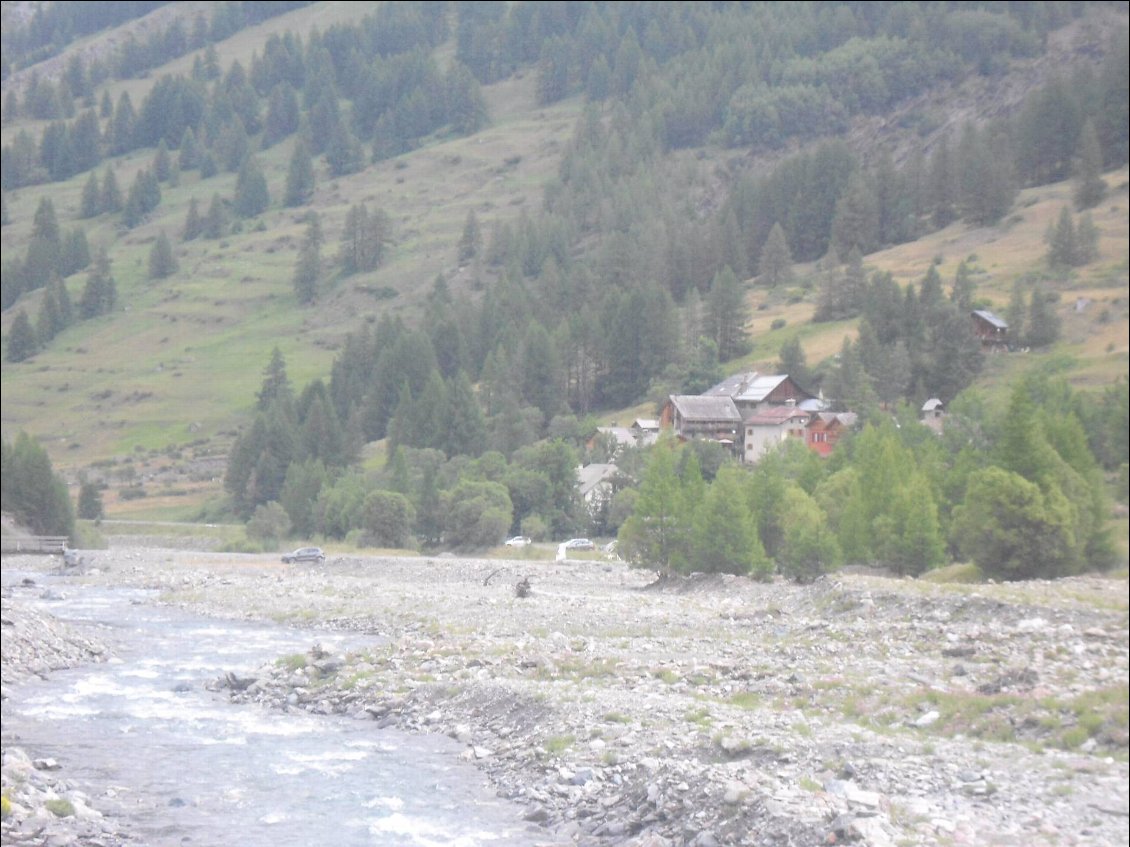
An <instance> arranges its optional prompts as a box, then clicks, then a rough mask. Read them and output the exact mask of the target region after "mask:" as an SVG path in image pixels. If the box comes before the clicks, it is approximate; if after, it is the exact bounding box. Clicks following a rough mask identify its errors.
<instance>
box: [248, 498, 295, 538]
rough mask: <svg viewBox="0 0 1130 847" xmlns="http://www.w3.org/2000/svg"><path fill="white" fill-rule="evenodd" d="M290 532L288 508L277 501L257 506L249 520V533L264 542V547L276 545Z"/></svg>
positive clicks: (251, 536)
mask: <svg viewBox="0 0 1130 847" xmlns="http://www.w3.org/2000/svg"><path fill="white" fill-rule="evenodd" d="M289 532H290V517H289V516H288V515H287V513H286V510H285V509H284V508H283V507H282V506H280V505H279V504H278V503H276V502H275V501H273V500H272V501H271V502H270V503H263V504H262V505H259V506H256V507H255V512H254V513H253V514H252V515H251V519H250V520H249V521H248V522H247V535H248V536H249V537H250V538H253V539H255V540H257V541H260V542H262V544H263V546H264V547H274V546H276V545H277V544H278V541H279V539H280V538H285V537H286V536H287V534H288V533H289Z"/></svg>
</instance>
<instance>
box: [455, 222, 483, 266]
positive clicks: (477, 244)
mask: <svg viewBox="0 0 1130 847" xmlns="http://www.w3.org/2000/svg"><path fill="white" fill-rule="evenodd" d="M482 249H483V234H482V231H481V230H480V229H479V219H478V218H477V217H475V210H474V209H472V210H471V211H469V212H468V213H467V219H466V220H465V221H464V222H463V235H462V236H461V237H460V239H459V261H460V262H467V261H469V260H471V259H473V258H474V257H475V256H477V255H479V253H481V252H482Z"/></svg>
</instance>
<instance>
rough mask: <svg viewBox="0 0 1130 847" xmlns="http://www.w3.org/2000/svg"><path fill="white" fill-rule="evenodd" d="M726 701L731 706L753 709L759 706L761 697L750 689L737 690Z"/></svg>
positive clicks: (747, 709)
mask: <svg viewBox="0 0 1130 847" xmlns="http://www.w3.org/2000/svg"><path fill="white" fill-rule="evenodd" d="M726 702H728V703H729V704H730V705H731V706H737V707H738V708H739V709H745V710H746V711H753V710H754V709H757V708H759V707H760V706H761V697H760V696H759V695H757V694H755V693H754V692H752V691H739V692H738V693H737V694H733V695H731V696H730V698H729V700H727V701H726Z"/></svg>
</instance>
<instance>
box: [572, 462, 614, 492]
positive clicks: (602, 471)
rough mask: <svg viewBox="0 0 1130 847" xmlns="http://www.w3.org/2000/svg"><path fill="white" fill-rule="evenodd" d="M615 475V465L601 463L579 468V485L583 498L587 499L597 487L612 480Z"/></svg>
mask: <svg viewBox="0 0 1130 847" xmlns="http://www.w3.org/2000/svg"><path fill="white" fill-rule="evenodd" d="M615 473H616V466H615V465H610V464H604V463H599V462H593V463H592V464H591V465H585V466H584V467H581V468H577V485H578V486H579V487H580V491H581V496H582V497H587V496H588V495H589V494H590V493H592V491H593V490H594V489H595V488H596V487H597V486H599V485H600V484H601V483H602V482H604V481H605V480H607V479H609V478H611V477H612V475H613V474H615Z"/></svg>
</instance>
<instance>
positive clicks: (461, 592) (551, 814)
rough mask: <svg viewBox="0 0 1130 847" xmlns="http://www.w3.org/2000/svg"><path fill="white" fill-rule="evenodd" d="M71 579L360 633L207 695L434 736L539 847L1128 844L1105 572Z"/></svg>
mask: <svg viewBox="0 0 1130 847" xmlns="http://www.w3.org/2000/svg"><path fill="white" fill-rule="evenodd" d="M10 558H11V557H5V562H4V564H5V568H7V567H9V566H12V565H16V564H18V565H19V566H20V567H21V568H22V567H25V566H27V567H55V566H56V565H57V562H56V563H53V564H48V563H47V561H46V560H32V561H29V562H26V563H25V562H24V561H22V560H21V561H20V562H18V563H16V562H11V563H10V562H9V559H10ZM72 578H74V579H76V580H87V581H91V582H94V583H100V584H107V585H110V584H113V585H129V586H134V587H146V588H152V589H156V590H157V591H159V592H160V596H161V598H162V601H163V602H168V603H173V604H176V605H178V606H182V607H184V608H186V609H191V610H193V611H196V612H202V613H205V614H209V615H216V616H221V617H239V618H245V619H263V620H274V621H278V622H284V623H293V624H296V625H302V626H304V627H322V628H325V629H327V630H342V629H346V630H353V631H358V632H365V633H370V634H373V635H377V636H380V637H381V639H382V640H381V643H382V644H383V645H384V646H381V647H378V648H374V649H371V650H368V651H366V652H365V653H363V654H354V655H335V654H333V653H332V652H326V651H323V650H321V649H320V648H319V646H318V645H316V644H311V645H310V647H309V650H308V651H307V652H305V653H301V654H296V655H293V656H288V657H280V661H279V662H276V663H272V664H270V665H267V666H265V667H264V668H262V669H260V670H259V671H258V672H256V673H255V674H253V675H251V676H239V675H235V674H229V675H222V676H221V677H219V678H217V679H213V680H209V681H208V682H207V684H208V685H210V686H213V687H215V688H217V689H222V690H224V691H226V692H227V694H228V695H229V696H230V697H231V698H232V699H233V700H236V701H254V702H259V703H262V704H264V705H266V706H268V707H270V708H273V709H280V710H292V709H303V710H305V711H309V712H314V713H333V714H345V715H350V716H353V717H355V718H357V719H358V720H363V721H372V722H373V723H374V724H375V726H378V727H379V726H396V727H401V728H405V729H409V730H412V731H417V732H437V733H443V734H446V735H449V736H451V737H453V738H456V739H457V740H458V741H460V742H461V743H462V745H463V750H464V753H463V756H464V757H465V758H467V759H468V760H471V761H473V762H475V763H476V764H477V765H478V766H479V767H480V768H481V769H482V770H483V771H484V772H485V773H486V774H487V775H488V776H489V777H490V779H491V781H492V783H493V784H494V785H495V786H496V788H497V791H498V792H499V794H500V795H501V796H505V797H507V798H511V799H514V800H516V801H518V802H521V803H523V804H524V805H525V806H526V807H527V808H528V813H527V814H528V819H529V820H530V821H533V822H537V823H538V824H539V825H540V826H541V829H542V831H543V832H544V839H543V840H542V841H540V842H539V843H544V844H552V845H564V844H584V845H593V846H594V847H595V845H618V844H631V845H656V847H657V846H658V845H699V847H707V845H711V844H720V845H729V844H733V845H762V844H765V845H769V844H774V845H784V844H787V845H812V844H826V843H838V842H845V841H852V842H854V843H863V844H869V845H874V847H881V845H896V844H907V843H913V844H1026V845H1028V844H1031V845H1038V844H1048V845H1052V844H1056V845H1061V844H1124V843H1126V841H1127V838H1128V818H1127V802H1128V801H1127V765H1126V759H1127V728H1126V723H1127V718H1126V697H1127V682H1128V677H1130V673H1128V661H1127V643H1128V638H1127V600H1126V588H1127V583H1126V580H1125V579H1122V580H1106V579H1100V578H1077V579H1071V580H1064V581H1059V582H1056V583H1025V584H1022V585H997V586H961V587H957V586H935V585H930V584H928V583H923V582H916V581H912V580H885V579H878V578H873V577H862V576H848V575H841V576H836V577H833V578H827V579H824V580H821V581H820V582H818V583H816V584H814V585H811V586H795V585H792V584H786V583H774V584H759V583H754V582H750V581H748V580H744V579H738V578H732V577H709V578H707V577H702V578H692V579H688V580H674V581H668V582H666V583H658V584H657V583H655V575H654V574H652V573H648V572H645V571H639V570H632V569H629V568H626V567H625V566H624V565H622V564H621V563H613V562H602V561H567V562H563V563H551V562H544V561H501V560H486V559H470V558H451V557H435V558H422V557H421V558H380V559H378V558H368V559H367V558H358V557H331V558H330V559H329V560H328V561H327V562H326V564H325V565H323V566H308V565H301V566H289V565H283V564H281V563H280V562H278V561H277V560H275V559H273V557H266V556H241V555H234V554H219V553H186V552H176V551H169V550H156V549H129V548H122V549H117V550H111V551H98V552H95V553H92V554H90V555H88V556H87V562H86V565H85V566H84V568H83V569H82V572H81V573H75V574H74V576H73V577H72ZM524 578H525V579H528V580H529V583H530V587H531V590H530V592H529V594H528V596H526V597H519V596H518V594H517V592H516V591H515V586H516V585H517V583H518V582H519V581H521V580H522V579H524ZM5 640H6V641H7V639H5ZM7 666H8V655H7V652H6V653H5V668H6V669H5V673H6V674H7V673H8V670H7Z"/></svg>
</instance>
